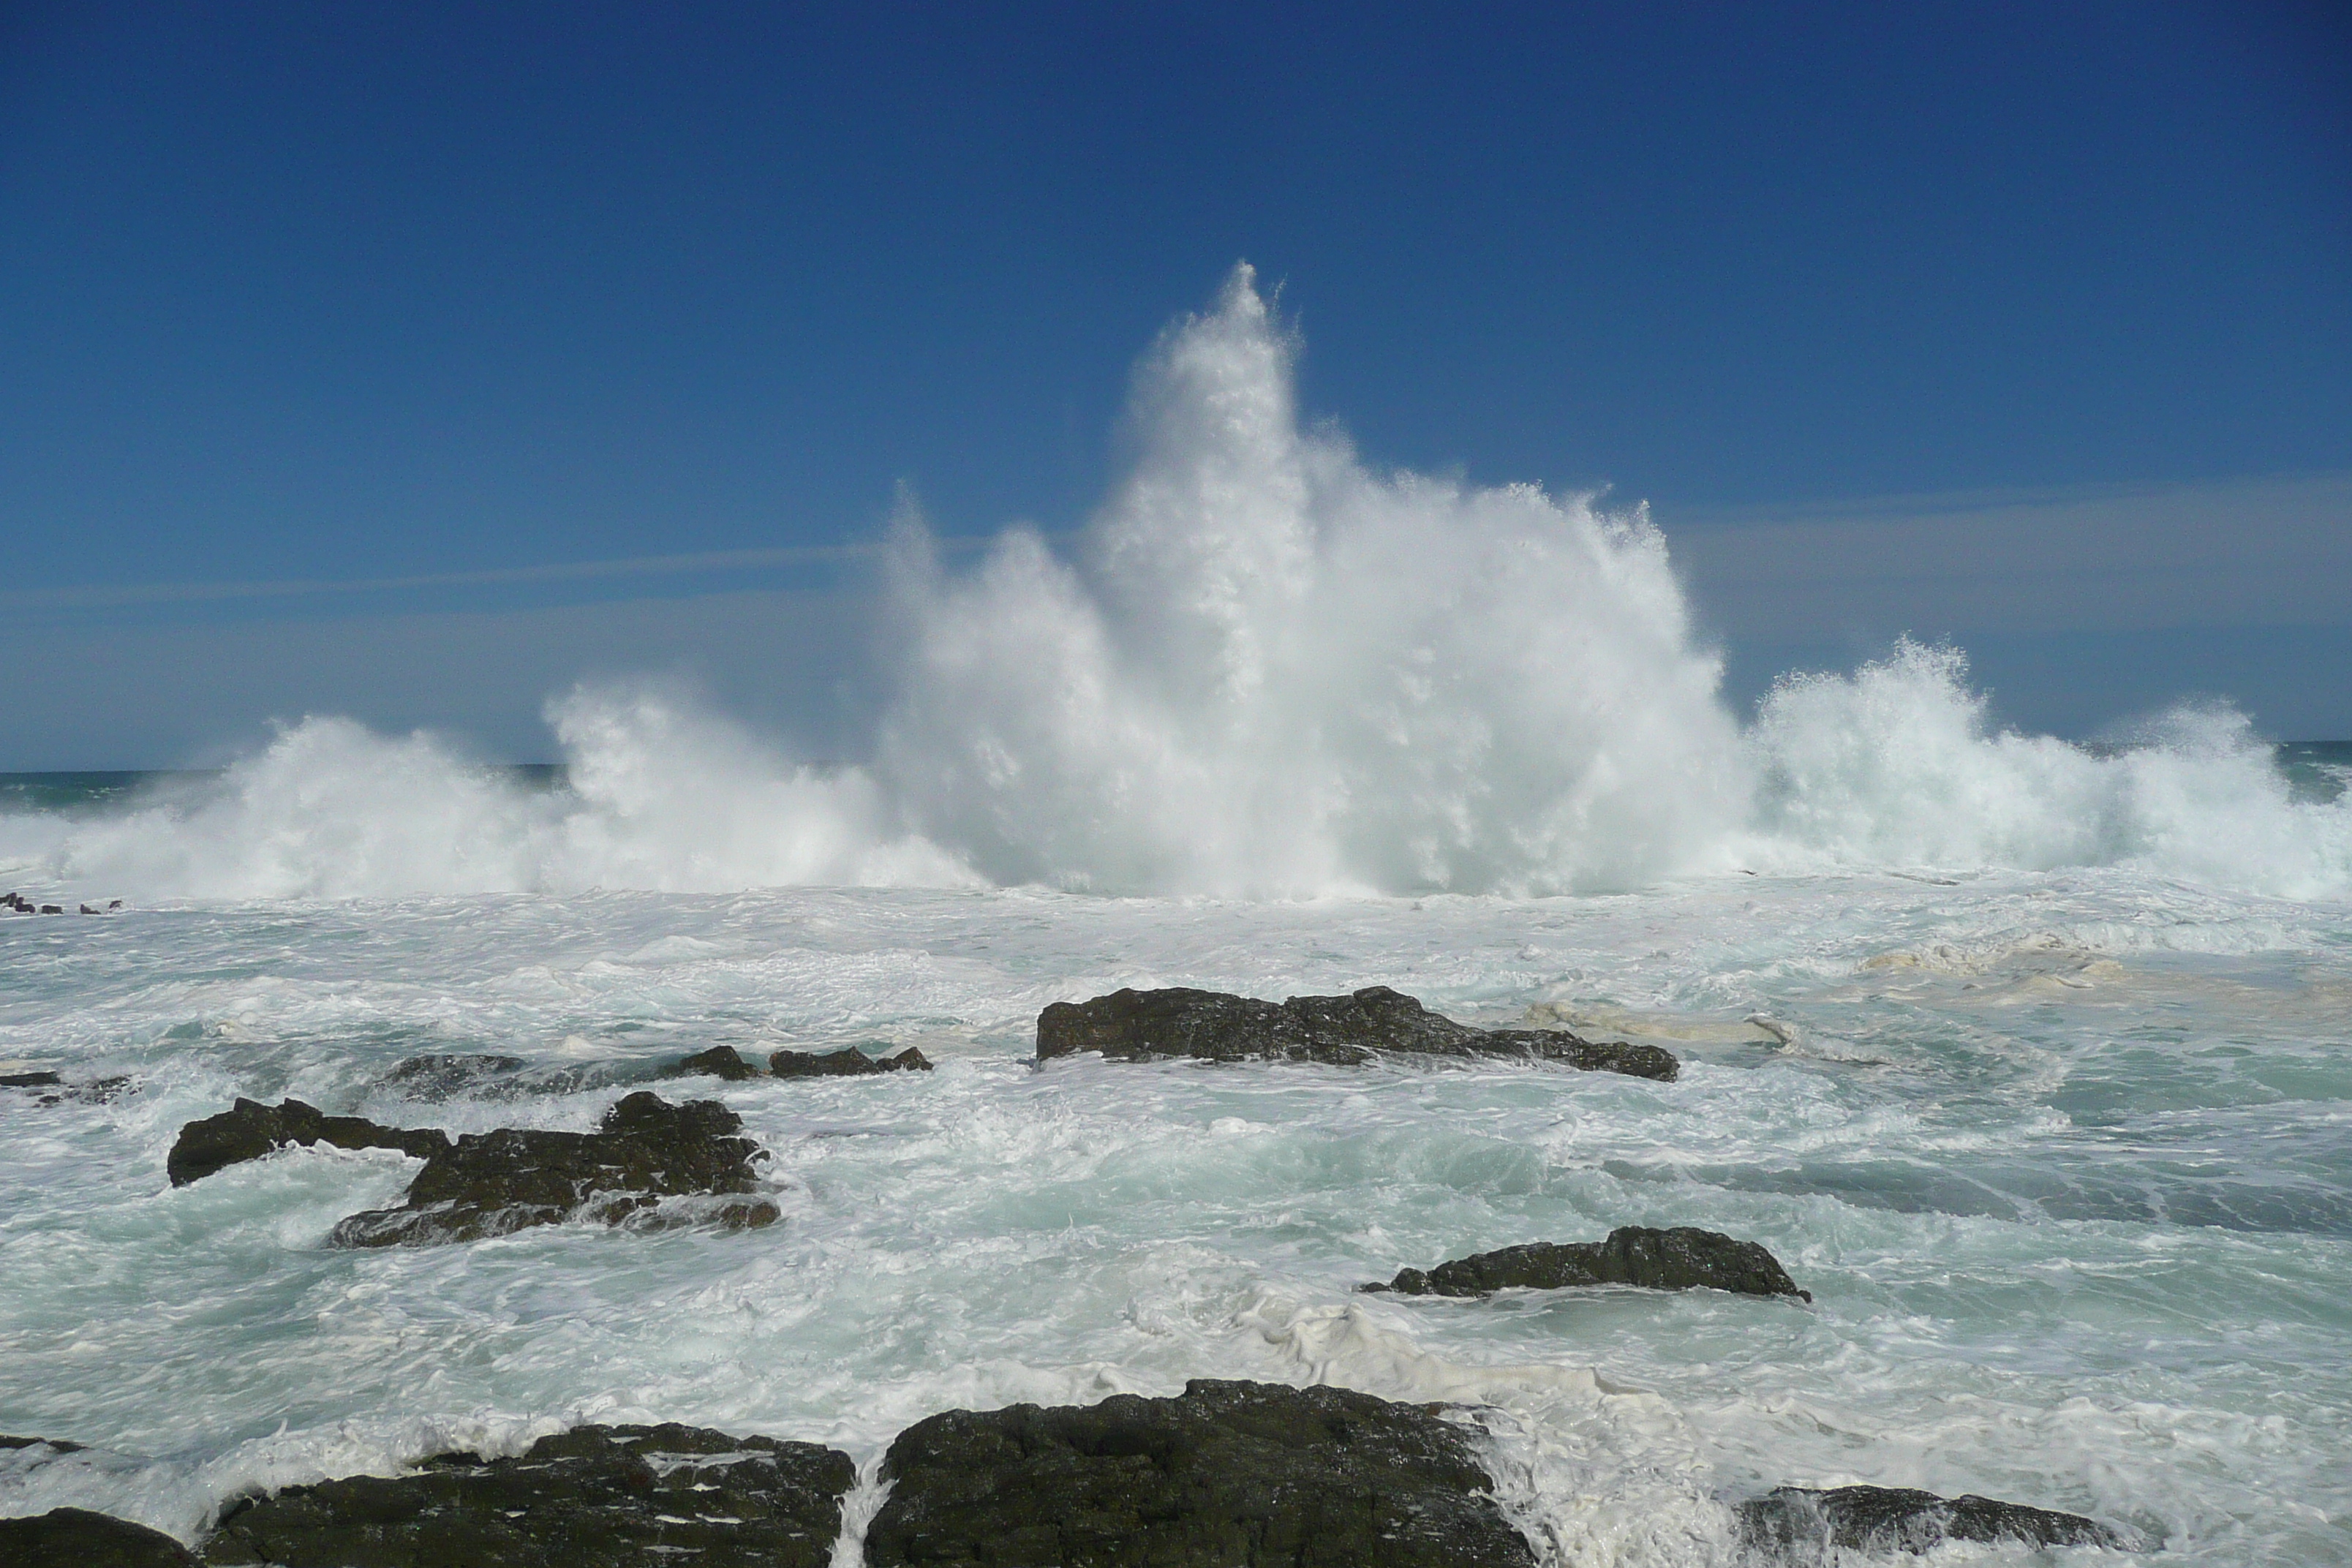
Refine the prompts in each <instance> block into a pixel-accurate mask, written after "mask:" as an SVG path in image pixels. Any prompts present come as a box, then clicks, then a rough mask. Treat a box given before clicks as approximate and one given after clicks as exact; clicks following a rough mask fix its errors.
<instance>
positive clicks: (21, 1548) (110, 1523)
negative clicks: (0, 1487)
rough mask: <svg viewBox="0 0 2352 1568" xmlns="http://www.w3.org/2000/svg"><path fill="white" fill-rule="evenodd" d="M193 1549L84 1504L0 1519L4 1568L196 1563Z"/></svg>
mask: <svg viewBox="0 0 2352 1568" xmlns="http://www.w3.org/2000/svg"><path fill="white" fill-rule="evenodd" d="M196 1561H197V1559H196V1556H195V1554H194V1552H190V1551H189V1550H188V1549H187V1548H186V1547H184V1546H183V1545H181V1544H180V1543H179V1542H176V1541H174V1540H173V1539H172V1538H171V1537H170V1536H168V1535H166V1534H164V1533H163V1531H160V1530H150V1529H148V1528H147V1527H146V1526H145V1525H143V1524H133V1523H131V1521H129V1520H127V1519H116V1518H113V1517H112V1516H111V1515H109V1514H103V1513H91V1512H90V1511H89V1510H87V1509H79V1508H53V1509H51V1510H49V1511H48V1512H47V1513H43V1514H36V1515H34V1516H33V1517H32V1518H30V1519H0V1563H6V1564H7V1565H8V1568H194V1563H196Z"/></svg>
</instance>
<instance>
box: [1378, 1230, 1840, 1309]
mask: <svg viewBox="0 0 2352 1568" xmlns="http://www.w3.org/2000/svg"><path fill="white" fill-rule="evenodd" d="M1571 1285H1639V1286H1642V1287H1643V1288H1644V1289H1652V1290H1691V1289H1713V1290H1732V1291H1737V1292H1738V1293H1739V1294H1740V1295H1743V1296H1796V1297H1800V1298H1801V1299H1803V1300H1808V1301H1810V1300H1812V1299H1813V1293H1812V1292H1811V1291H1810V1290H1800V1289H1797V1282H1796V1281H1795V1280H1793V1279H1790V1278H1789V1272H1788V1270H1787V1269H1785V1268H1781V1267H1780V1259H1779V1258H1774V1257H1773V1256H1772V1255H1771V1253H1769V1252H1768V1251H1766V1250H1765V1249H1764V1247H1762V1246H1761V1245H1759V1244H1758V1243H1756V1242H1753V1241H1736V1240H1734V1239H1733V1238H1731V1237H1727V1236H1721V1235H1718V1234H1717V1233H1716V1232H1714V1231H1711V1230H1697V1229H1694V1228H1693V1227H1691V1226H1675V1228H1674V1229H1672V1230H1652V1229H1650V1228H1649V1227H1647V1226H1638V1225H1628V1226H1619V1227H1618V1228H1617V1229H1615V1230H1612V1231H1611V1232H1610V1233H1609V1239H1608V1240H1606V1241H1533V1242H1529V1243H1528V1244H1527V1245H1526V1246H1524V1247H1504V1248H1503V1249H1502V1250H1501V1251H1499V1252H1480V1253H1474V1254H1473V1255H1472V1256H1470V1257H1468V1258H1455V1259H1454V1261H1453V1262H1451V1263H1441V1264H1439V1265H1438V1266H1437V1267H1436V1268H1431V1269H1425V1270H1424V1269H1420V1268H1406V1269H1401V1270H1399V1271H1398V1274H1397V1277H1396V1278H1395V1279H1392V1280H1391V1281H1389V1283H1387V1284H1385V1285H1366V1286H1364V1287H1362V1289H1366V1290H1396V1291H1401V1292H1402V1293H1403V1294H1405V1295H1408V1296H1484V1295H1486V1294H1487V1293H1489V1292H1490V1291H1495V1290H1508V1289H1534V1290H1557V1289H1563V1288H1565V1287H1568V1286H1571Z"/></svg>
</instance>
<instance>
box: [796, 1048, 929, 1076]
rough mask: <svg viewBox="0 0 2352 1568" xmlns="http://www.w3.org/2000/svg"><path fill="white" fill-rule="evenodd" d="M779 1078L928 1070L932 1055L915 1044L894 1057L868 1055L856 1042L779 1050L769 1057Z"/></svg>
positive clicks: (864, 1074) (865, 1074) (866, 1074)
mask: <svg viewBox="0 0 2352 1568" xmlns="http://www.w3.org/2000/svg"><path fill="white" fill-rule="evenodd" d="M768 1070H769V1071H770V1072H772V1073H774V1074H775V1075H776V1076H777V1077H778V1078H865V1077H867V1076H868V1075H870V1074H873V1073H877V1072H929V1071H930V1070H931V1063H930V1058H928V1057H926V1056H924V1055H923V1053H922V1052H920V1051H919V1050H917V1049H916V1048H915V1047H912V1046H908V1047H907V1048H906V1049H905V1050H903V1051H900V1052H899V1053H898V1055H896V1056H891V1057H869V1056H867V1055H866V1053H865V1052H864V1051H861V1050H859V1049H858V1048H857V1047H856V1046H847V1047H843V1048H842V1049H840V1050H837V1051H825V1052H823V1053H819V1052H816V1051H778V1052H777V1053H776V1054H775V1055H773V1056H772V1057H770V1058H768Z"/></svg>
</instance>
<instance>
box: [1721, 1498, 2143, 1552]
mask: <svg viewBox="0 0 2352 1568" xmlns="http://www.w3.org/2000/svg"><path fill="white" fill-rule="evenodd" d="M1739 1530H1740V1538H1741V1540H1742V1541H1743V1542H1745V1543H1746V1544H1747V1545H1748V1548H1749V1549H1750V1550H1752V1551H1756V1552H1762V1553H1764V1554H1765V1555H1767V1556H1769V1557H1774V1558H1778V1559H1780V1560H1781V1561H1783V1562H1798V1563H1818V1562H1822V1561H1824V1560H1825V1559H1826V1558H1827V1557H1828V1555H1829V1553H1830V1552H1832V1549H1840V1548H1842V1549H1843V1550H1846V1551H1853V1552H1872V1553H1880V1552H1929V1551H1932V1550H1934V1549H1935V1548H1936V1547H1937V1546H1939V1545H1941V1544H1942V1543H1943V1542H1947V1541H1979V1542H2004V1541H2008V1542H2023V1543H2025V1544H2027V1545H2032V1546H2105V1547H2108V1548H2112V1549H2115V1550H2122V1549H2124V1548H2125V1547H2126V1545H2127V1544H2128V1543H2127V1542H2126V1541H2125V1540H2124V1539H2123V1537H2122V1536H2121V1535H2120V1534H2118V1533H2117V1532H2116V1531H2113V1530H2110V1529H2108V1528H2107V1527H2106V1526H2105V1525H2104V1524H2101V1523H2099V1522H2098V1521H2096V1520H2093V1519H2085V1518H2084V1517H2083V1516H2082V1515H2081V1514H2079V1513H2059V1512H2056V1511H2054V1510H2050V1509H2044V1508H2028V1507H2026V1506H2025V1505H2024V1504H2022V1503H2013V1502H1997V1501H1995V1500H1993V1499H1991V1498H1985V1497H1977V1496H1975V1495H1973V1494H1970V1495H1969V1496H1967V1497H1958V1498H1940V1497H1937V1495H1936V1494H1935V1493H1933V1492H1923V1491H1913V1490H1910V1489H1906V1488H1900V1487H1839V1488H1836V1489H1833V1490H1830V1491H1815V1490H1813V1489H1810V1488H1806V1487H1781V1488H1779V1489H1776V1490H1774V1491H1772V1492H1770V1493H1769V1494H1767V1495H1766V1496H1763V1497H1760V1498H1755V1499H1751V1500H1748V1501H1747V1502H1744V1503H1742V1504H1740V1505H1739Z"/></svg>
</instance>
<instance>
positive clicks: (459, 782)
mask: <svg viewBox="0 0 2352 1568" xmlns="http://www.w3.org/2000/svg"><path fill="white" fill-rule="evenodd" d="M547 712H548V721H549V723H550V725H551V727H552V728H553V729H554V730H555V731H556V734H557V736H558V738H559V739H560V740H561V741H562V744H563V749H564V754H565V756H566V757H567V759H568V760H569V763H570V768H569V772H570V775H571V781H572V787H571V788H570V789H569V790H564V791H556V792H535V791H530V790H526V789H523V788H520V787H519V786H518V785H517V784H514V783H513V782H512V781H511V779H510V778H509V777H508V776H507V775H505V774H503V773H500V772H499V771H498V770H496V769H491V768H486V767H483V766H480V765H478V764H476V763H470V762H467V760H465V759H464V758H462V757H460V756H459V755H457V753H455V752H452V751H451V750H450V749H449V748H448V747H447V746H446V744H444V743H443V742H439V741H436V739H435V738H433V737H432V736H430V735H427V734H424V733H421V732H420V733H416V734H411V735H407V736H401V737H387V736H382V735H377V734H374V733H373V732H371V731H368V730H366V729H365V728H363V727H362V726H361V725H358V724H355V723H353V722H352V721H350V720H347V719H333V718H309V719H305V720H303V721H300V722H299V723H297V724H292V725H288V726H285V727H282V728H281V729H280V730H279V731H278V735H277V737H276V739H275V740H274V741H272V742H271V743H270V744H269V745H268V747H267V748H265V749H264V750H262V751H260V752H257V753H255V754H253V755H251V756H249V757H246V758H244V759H242V760H240V761H238V762H237V763H235V764H233V765H232V766H231V767H229V768H228V769H227V770H226V772H225V773H223V774H222V775H221V777H220V778H219V779H218V780H217V781H215V782H214V783H213V784H210V785H208V786H205V787H202V788H199V789H198V790H195V791H194V792H186V793H182V794H178V795H170V796H165V797H162V798H157V799H152V800H150V801H147V802H145V803H143V804H142V805H141V806H139V807H138V808H137V809H135V810H132V811H131V812H128V813H125V814H123V815H121V816H111V817H100V818H94V819H92V820H90V821H89V822H87V823H84V824H81V825H79V826H77V827H76V828H75V829H74V831H73V832H72V833H71V835H70V836H69V837H68V838H67V840H66V841H65V842H64V843H63V844H62V845H61V846H60V847H58V849H57V850H56V851H55V853H54V857H53V866H54V869H55V870H56V871H57V872H58V874H59V875H61V876H64V877H67V878H69V879H81V880H89V881H97V882H105V883H110V884H118V885H121V886H124V887H131V888H136V889H139V890H140V891H141V892H142V894H143V895H144V896H147V897H151V898H152V897H163V896H170V895H173V894H183V895H191V896H196V897H211V898H330V899H342V898H391V897H400V896H403V895H409V894H420V893H425V894H430V893H473V892H534V891H553V892H563V891H572V890H577V889H585V888H590V887H625V888H641V889H653V890H657V891H665V892H726V891H732V890H734V889H739V888H745V887H757V886H762V885H778V884H789V883H830V884H838V885H849V886H872V885H902V884H913V885H920V886H927V887H953V886H961V885H963V884H966V883H969V882H971V881H972V880H973V878H972V876H971V872H969V871H968V870H966V869H964V868H962V866H961V864H960V863H959V862H958V861H957V860H956V859H955V858H954V857H953V856H950V855H949V854H946V853H944V852H942V851H940V849H938V848H936V847H933V846H931V845H930V844H929V843H927V842H925V841H923V840H922V839H920V838H919V837H912V836H909V835H907V834H905V833H904V832H902V831H900V830H899V829H898V827H897V826H896V814H895V812H894V811H893V809H892V808H891V806H890V805H889V802H888V798H887V795H886V794H885V793H884V792H883V791H882V790H880V789H879V788H878V787H877V785H876V784H875V782H874V780H873V779H872V778H871V777H870V776H869V775H867V774H866V773H864V772H862V771H861V770H858V769H855V768H844V769H834V770H824V771H819V770H815V769H812V768H809V767H806V766H803V765H795V764H793V763H790V762H787V761H786V760H784V759H783V758H782V757H781V756H779V755H777V754H776V753H775V752H773V751H772V750H771V749H770V748H769V747H767V746H766V745H765V744H763V743H762V742H760V741H759V740H758V739H756V738H755V737H753V736H751V734H749V733H747V732H746V731H743V730H741V729H740V727H738V726H736V725H734V724H733V723H731V722H730V721H727V720H725V719H723V718H720V717H719V716H717V715H714V714H711V713H709V712H708V711H707V710H704V709H703V708H702V707H701V706H700V705H699V704H698V703H697V702H696V701H694V700H692V699H691V698H690V697H689V696H688V695H687V694H686V693H684V692H682V691H679V690H677V689H670V688H665V687H662V686H659V685H656V684H652V683H638V684H626V685H617V686H615V685H604V686H586V685H583V686H580V687H576V688H574V689H572V691H570V692H568V693H566V694H565V695H563V696H562V697H560V698H558V699H556V700H552V701H551V702H550V703H549V704H548V710H547Z"/></svg>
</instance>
